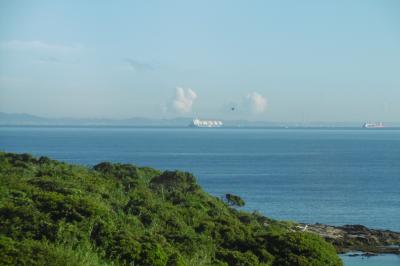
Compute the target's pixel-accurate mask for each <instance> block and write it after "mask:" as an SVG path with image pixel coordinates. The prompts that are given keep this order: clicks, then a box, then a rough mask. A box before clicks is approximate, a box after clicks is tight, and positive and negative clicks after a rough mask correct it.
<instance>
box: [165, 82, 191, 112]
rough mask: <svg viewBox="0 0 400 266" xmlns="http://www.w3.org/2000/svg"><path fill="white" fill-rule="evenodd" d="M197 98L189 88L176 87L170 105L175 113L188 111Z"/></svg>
mask: <svg viewBox="0 0 400 266" xmlns="http://www.w3.org/2000/svg"><path fill="white" fill-rule="evenodd" d="M196 98H197V94H196V92H195V91H193V90H192V89H190V88H180V87H178V88H176V90H175V97H174V99H173V100H172V104H171V107H172V109H173V110H174V111H175V112H177V113H189V112H191V111H192V106H193V103H194V101H195V100H196Z"/></svg>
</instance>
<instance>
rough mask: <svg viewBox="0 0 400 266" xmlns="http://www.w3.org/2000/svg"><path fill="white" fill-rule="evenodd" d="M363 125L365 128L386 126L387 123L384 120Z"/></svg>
mask: <svg viewBox="0 0 400 266" xmlns="http://www.w3.org/2000/svg"><path fill="white" fill-rule="evenodd" d="M362 127H363V128H384V127H385V125H384V124H383V123H382V122H376V123H364V125H363V126H362Z"/></svg>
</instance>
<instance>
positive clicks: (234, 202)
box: [225, 194, 245, 207]
mask: <svg viewBox="0 0 400 266" xmlns="http://www.w3.org/2000/svg"><path fill="white" fill-rule="evenodd" d="M225 198H226V200H227V202H228V204H229V205H230V206H237V207H243V206H244V204H245V202H244V200H243V199H242V198H241V197H239V196H236V195H233V194H226V195H225Z"/></svg>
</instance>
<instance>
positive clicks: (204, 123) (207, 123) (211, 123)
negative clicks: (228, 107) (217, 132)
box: [189, 118, 224, 127]
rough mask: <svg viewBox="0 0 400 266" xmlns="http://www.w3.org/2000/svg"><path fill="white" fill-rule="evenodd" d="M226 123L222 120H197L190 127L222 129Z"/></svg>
mask: <svg viewBox="0 0 400 266" xmlns="http://www.w3.org/2000/svg"><path fill="white" fill-rule="evenodd" d="M223 125H224V123H223V122H222V121H220V120H200V119H198V118H195V119H193V120H192V122H191V123H190V124H189V126H190V127H222V126H223Z"/></svg>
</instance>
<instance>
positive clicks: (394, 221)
mask: <svg viewBox="0 0 400 266" xmlns="http://www.w3.org/2000/svg"><path fill="white" fill-rule="evenodd" d="M0 150H2V151H8V152H28V153H32V154H34V155H38V156H39V155H46V156H49V157H51V158H53V159H57V160H62V161H66V162H70V163H75V164H85V165H94V164H97V163H99V162H102V161H112V162H127V163H134V164H137V165H140V166H151V167H155V168H159V169H181V170H185V171H190V172H193V173H194V174H195V175H196V177H197V179H198V182H199V183H200V184H201V185H202V187H203V188H204V189H205V190H206V191H207V192H209V193H211V194H213V195H216V196H222V195H224V194H225V193H234V194H237V195H239V196H241V197H242V198H243V199H245V201H246V206H245V209H247V210H250V211H253V210H257V211H259V212H261V213H262V214H264V215H266V216H269V217H272V218H276V219H283V220H295V221H299V222H306V223H315V222H319V223H326V224H332V225H343V224H363V225H366V226H368V227H372V228H381V229H391V230H396V231H400V222H399V221H400V130H395V129H393V130H362V129H224V128H215V129H196V128H195V129H193V128H62V127H60V128H54V127H53V128H46V127H0ZM344 260H345V262H346V264H347V265H359V264H357V263H363V264H362V265H394V264H390V260H393V261H394V263H397V264H396V265H398V262H399V259H398V256H379V257H377V259H374V258H370V259H361V258H358V257H344ZM375 260H378V261H379V260H380V263H378V264H368V263H371V262H372V263H375V262H376V261H375ZM360 265H361V264H360Z"/></svg>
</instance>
